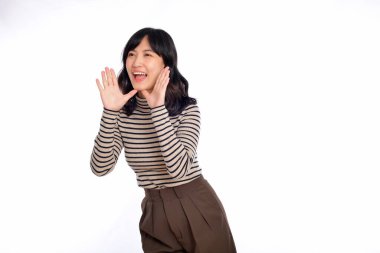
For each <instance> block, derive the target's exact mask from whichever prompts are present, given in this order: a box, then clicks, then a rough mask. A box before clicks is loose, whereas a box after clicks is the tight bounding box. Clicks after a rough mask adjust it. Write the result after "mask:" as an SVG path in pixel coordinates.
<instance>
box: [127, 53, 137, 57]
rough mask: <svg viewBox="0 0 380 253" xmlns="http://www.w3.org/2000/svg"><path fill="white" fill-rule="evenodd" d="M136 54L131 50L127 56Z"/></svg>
mask: <svg viewBox="0 0 380 253" xmlns="http://www.w3.org/2000/svg"><path fill="white" fill-rule="evenodd" d="M134 55H135V54H134V53H132V52H129V53H128V55H127V56H128V57H130V56H134Z"/></svg>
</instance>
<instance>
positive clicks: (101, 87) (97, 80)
mask: <svg viewBox="0 0 380 253" xmlns="http://www.w3.org/2000/svg"><path fill="white" fill-rule="evenodd" d="M96 86H98V89H99V92H100V93H102V92H103V86H102V85H101V84H100V81H99V79H98V78H96Z"/></svg>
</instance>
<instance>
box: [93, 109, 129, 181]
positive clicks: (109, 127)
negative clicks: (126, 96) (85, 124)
mask: <svg viewBox="0 0 380 253" xmlns="http://www.w3.org/2000/svg"><path fill="white" fill-rule="evenodd" d="M118 117H119V112H118V111H112V110H108V109H105V108H104V110H103V114H102V118H101V122H100V130H99V132H98V135H97V136H96V138H95V141H94V148H93V150H92V154H91V162H90V165H91V170H92V172H93V173H94V174H95V175H97V176H104V175H106V174H108V173H110V172H111V171H112V170H113V169H114V168H115V165H116V162H117V159H118V157H119V155H120V152H121V150H122V147H123V142H122V138H121V134H120V131H119V127H118V124H117V119H118Z"/></svg>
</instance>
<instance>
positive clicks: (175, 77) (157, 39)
mask: <svg viewBox="0 0 380 253" xmlns="http://www.w3.org/2000/svg"><path fill="white" fill-rule="evenodd" d="M145 36H147V38H148V41H149V44H150V46H151V48H152V50H153V51H154V52H155V53H156V54H158V55H159V56H161V57H162V59H163V61H164V64H165V66H169V67H170V80H169V84H168V86H167V89H166V94H165V107H166V109H167V110H168V112H169V115H170V116H174V115H178V114H180V113H181V112H182V111H183V110H184V109H185V107H186V106H188V105H190V104H196V103H197V101H196V99H194V98H191V97H189V95H188V88H189V83H188V82H187V80H186V78H185V77H183V76H182V75H181V73H180V72H179V70H178V68H177V50H176V48H175V45H174V41H173V39H172V38H171V36H170V35H169V34H168V33H167V32H165V31H164V30H161V29H155V28H150V27H147V28H143V29H141V30H139V31H137V32H136V33H135V34H133V35H132V37H131V38H130V39H129V40H128V42H127V44H126V45H125V48H124V51H123V69H122V70H121V71H120V74H119V77H118V83H119V86H120V88H121V90H122V92H123V93H124V94H126V93H128V92H130V91H131V90H133V86H132V83H131V80H130V79H129V76H128V72H127V68H126V59H127V56H128V53H129V51H131V50H133V49H135V48H136V47H137V46H138V45H139V44H140V42H141V41H142V39H143V38H144V37H145ZM123 108H124V111H125V112H126V114H127V115H131V114H132V113H133V111H134V110H135V108H136V98H135V97H133V98H131V99H130V100H129V101H128V102H127V103H126V104H125V105H124V107H123Z"/></svg>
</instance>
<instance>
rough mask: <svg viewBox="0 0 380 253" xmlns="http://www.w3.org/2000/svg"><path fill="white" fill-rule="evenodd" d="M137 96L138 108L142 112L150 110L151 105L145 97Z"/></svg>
mask: <svg viewBox="0 0 380 253" xmlns="http://www.w3.org/2000/svg"><path fill="white" fill-rule="evenodd" d="M135 97H136V105H137V106H136V109H138V110H139V111H141V112H150V107H149V105H148V102H147V101H146V99H145V98H140V97H139V96H137V95H136V96H135Z"/></svg>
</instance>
